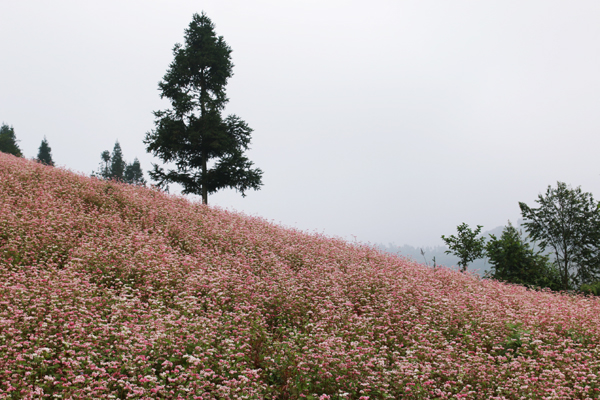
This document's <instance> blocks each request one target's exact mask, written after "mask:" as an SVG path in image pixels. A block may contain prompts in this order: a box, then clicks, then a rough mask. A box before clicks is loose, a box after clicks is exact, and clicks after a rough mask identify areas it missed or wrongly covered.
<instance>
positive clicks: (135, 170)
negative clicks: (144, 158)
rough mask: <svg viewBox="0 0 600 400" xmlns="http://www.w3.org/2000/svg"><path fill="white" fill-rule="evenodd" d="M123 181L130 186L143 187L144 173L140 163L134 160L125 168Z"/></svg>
mask: <svg viewBox="0 0 600 400" xmlns="http://www.w3.org/2000/svg"><path fill="white" fill-rule="evenodd" d="M124 181H125V182H126V183H129V184H132V185H145V184H146V180H145V179H144V173H143V172H142V167H141V166H140V161H139V160H138V159H137V158H135V159H134V160H133V162H132V163H131V164H129V165H127V167H125V177H124Z"/></svg>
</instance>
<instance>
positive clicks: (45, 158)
mask: <svg viewBox="0 0 600 400" xmlns="http://www.w3.org/2000/svg"><path fill="white" fill-rule="evenodd" d="M51 152H52V149H51V148H50V146H49V145H48V140H46V137H44V140H42V144H40V148H39V150H38V155H37V158H36V160H37V161H39V162H41V163H42V164H46V165H50V166H51V167H53V166H54V161H53V160H52V153H51Z"/></svg>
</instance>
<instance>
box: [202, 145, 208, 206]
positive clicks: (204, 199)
mask: <svg viewBox="0 0 600 400" xmlns="http://www.w3.org/2000/svg"><path fill="white" fill-rule="evenodd" d="M206 170H207V168H206V157H205V156H203V157H202V180H203V181H206ZM202 204H208V190H207V189H206V184H205V183H203V184H202Z"/></svg>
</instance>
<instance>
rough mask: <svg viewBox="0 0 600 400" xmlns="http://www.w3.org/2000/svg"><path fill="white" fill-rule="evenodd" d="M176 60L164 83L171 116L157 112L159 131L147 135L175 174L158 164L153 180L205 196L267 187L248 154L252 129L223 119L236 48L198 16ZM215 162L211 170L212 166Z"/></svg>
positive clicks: (149, 147)
mask: <svg viewBox="0 0 600 400" xmlns="http://www.w3.org/2000/svg"><path fill="white" fill-rule="evenodd" d="M173 55H174V60H173V62H172V63H171V64H170V66H169V69H168V70H167V73H166V74H165V75H164V77H163V80H162V81H161V82H160V83H159V89H160V91H161V98H167V99H169V100H170V102H171V108H170V109H168V110H162V111H155V112H154V115H155V117H156V120H155V129H154V130H152V131H151V132H148V133H147V134H146V138H145V140H144V143H145V144H146V146H147V147H146V150H147V151H148V152H151V153H152V154H154V155H155V156H157V157H159V158H160V159H161V160H162V161H163V162H165V163H174V164H175V168H174V169H170V170H167V171H165V170H164V168H163V167H160V166H158V165H156V164H154V169H153V171H151V172H150V176H151V177H152V179H153V180H155V181H156V182H157V184H158V186H159V187H166V188H168V185H169V183H178V184H180V185H182V186H183V193H184V194H186V193H191V194H197V195H201V196H202V202H203V203H204V204H206V203H208V195H209V194H212V193H215V192H216V191H218V190H221V189H224V188H232V189H235V190H237V191H238V192H240V193H241V194H242V196H244V195H245V192H246V191H247V190H249V189H254V190H258V189H259V188H260V186H261V185H262V171H261V170H260V169H258V168H253V163H252V162H251V161H249V160H248V158H247V157H246V156H245V155H244V152H245V151H246V150H248V148H249V144H250V135H251V133H252V129H251V128H250V127H249V126H248V125H247V124H246V122H244V121H243V120H241V119H240V118H239V117H237V116H236V115H229V116H228V117H226V118H223V117H222V116H221V112H222V111H223V109H224V107H225V104H226V103H227V102H228V98H227V96H226V93H225V86H226V84H227V81H228V79H229V78H230V77H231V76H232V68H233V63H232V61H231V48H230V47H229V46H228V45H227V43H226V42H225V40H224V39H223V37H222V36H217V35H216V34H215V31H214V25H213V23H212V22H211V20H210V19H209V18H208V17H207V16H206V14H204V13H202V14H201V15H198V14H194V16H193V18H192V22H191V23H190V25H189V27H188V28H187V29H186V31H185V43H184V44H183V45H181V44H176V45H175V47H174V49H173ZM209 162H211V165H209Z"/></svg>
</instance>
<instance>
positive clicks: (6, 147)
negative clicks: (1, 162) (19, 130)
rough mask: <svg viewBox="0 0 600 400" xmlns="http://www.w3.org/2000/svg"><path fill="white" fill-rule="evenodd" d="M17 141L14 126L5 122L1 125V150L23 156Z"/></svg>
mask: <svg viewBox="0 0 600 400" xmlns="http://www.w3.org/2000/svg"><path fill="white" fill-rule="evenodd" d="M17 142H18V140H17V137H16V136H15V129H14V128H13V127H12V126H8V125H6V124H4V123H3V124H2V126H1V127H0V151H1V152H3V153H8V154H12V155H14V156H17V157H23V154H22V153H21V149H19V146H18V145H17Z"/></svg>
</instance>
